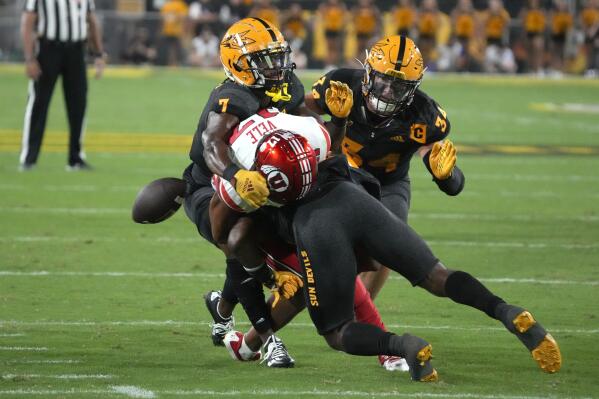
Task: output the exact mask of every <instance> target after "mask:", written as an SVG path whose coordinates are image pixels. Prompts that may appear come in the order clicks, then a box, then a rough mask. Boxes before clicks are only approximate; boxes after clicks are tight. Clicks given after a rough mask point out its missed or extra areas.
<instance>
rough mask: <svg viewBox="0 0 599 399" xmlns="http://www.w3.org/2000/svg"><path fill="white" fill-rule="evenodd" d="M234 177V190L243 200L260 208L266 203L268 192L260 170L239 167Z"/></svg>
mask: <svg viewBox="0 0 599 399" xmlns="http://www.w3.org/2000/svg"><path fill="white" fill-rule="evenodd" d="M234 177H235V191H237V193H238V194H239V196H240V197H241V198H242V199H243V200H244V201H245V202H247V203H248V204H249V205H250V206H252V207H254V208H260V207H261V206H262V205H264V204H265V203H266V200H267V199H268V195H269V194H270V192H269V191H268V185H267V184H266V179H265V178H264V177H262V175H261V174H260V172H255V171H251V170H245V169H240V170H239V171H238V172H237V173H235V176H234Z"/></svg>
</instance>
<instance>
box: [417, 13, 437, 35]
mask: <svg viewBox="0 0 599 399" xmlns="http://www.w3.org/2000/svg"><path fill="white" fill-rule="evenodd" d="M436 31H437V14H436V13H434V12H430V11H424V12H423V13H421V14H420V20H419V21H418V32H420V36H435V32H436Z"/></svg>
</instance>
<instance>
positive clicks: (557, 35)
mask: <svg viewBox="0 0 599 399" xmlns="http://www.w3.org/2000/svg"><path fill="white" fill-rule="evenodd" d="M573 25H574V18H573V17H572V14H571V13H570V12H569V11H568V4H567V3H566V2H565V1H564V0H554V2H553V11H552V13H551V68H552V69H553V71H555V72H558V71H559V72H563V68H564V57H565V45H566V38H567V37H568V34H569V33H570V31H571V30H572V27H573Z"/></svg>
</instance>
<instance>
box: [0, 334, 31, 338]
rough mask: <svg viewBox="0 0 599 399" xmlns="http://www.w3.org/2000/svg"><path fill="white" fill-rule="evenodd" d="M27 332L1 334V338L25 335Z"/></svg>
mask: <svg viewBox="0 0 599 399" xmlns="http://www.w3.org/2000/svg"><path fill="white" fill-rule="evenodd" d="M24 336H25V334H0V338H9V337H24Z"/></svg>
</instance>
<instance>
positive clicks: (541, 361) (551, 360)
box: [531, 334, 562, 373]
mask: <svg viewBox="0 0 599 399" xmlns="http://www.w3.org/2000/svg"><path fill="white" fill-rule="evenodd" d="M531 353H532V358H533V359H535V361H536V362H537V364H538V365H539V367H540V368H541V370H543V371H544V372H546V373H556V372H558V371H559V369H560V368H561V367H562V354H561V352H560V350H559V346H558V345H557V342H555V339H553V337H552V336H551V334H547V335H545V338H543V340H542V341H541V343H540V344H539V345H538V346H537V347H536V348H535V349H533V350H532V351H531Z"/></svg>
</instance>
